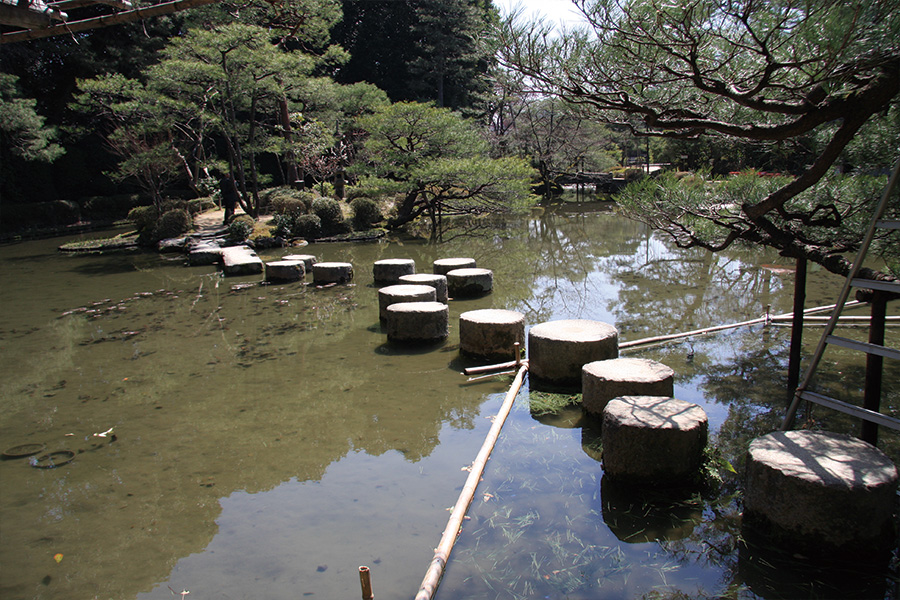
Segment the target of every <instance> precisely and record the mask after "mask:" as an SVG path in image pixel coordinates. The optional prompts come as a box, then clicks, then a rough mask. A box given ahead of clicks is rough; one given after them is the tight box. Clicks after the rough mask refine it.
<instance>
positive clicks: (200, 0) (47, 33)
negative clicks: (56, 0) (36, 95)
mask: <svg viewBox="0 0 900 600" xmlns="http://www.w3.org/2000/svg"><path fill="white" fill-rule="evenodd" d="M214 2H216V0H171V1H169V2H161V3H160V4H154V5H152V6H146V7H143V8H133V9H131V10H126V11H123V12H120V13H116V14H112V15H103V16H100V17H92V18H89V19H82V20H80V21H70V22H66V23H62V24H57V25H51V26H49V27H48V26H46V25H44V26H42V27H41V28H39V29H25V30H23V31H13V32H10V33H2V34H0V44H12V43H14V42H24V41H27V40H36V39H40V38H45V37H51V36H54V35H62V34H65V33H68V34H74V33H79V32H83V31H89V30H91V29H99V28H101V27H110V26H112V25H120V24H122V23H132V22H134V21H139V20H141V19H149V18H151V17H158V16H160V15H167V14H171V13H175V12H178V11H181V10H186V9H189V8H197V7H199V6H206V5H207V4H212V3H214ZM2 5H3V3H0V6H2ZM0 22H2V21H0Z"/></svg>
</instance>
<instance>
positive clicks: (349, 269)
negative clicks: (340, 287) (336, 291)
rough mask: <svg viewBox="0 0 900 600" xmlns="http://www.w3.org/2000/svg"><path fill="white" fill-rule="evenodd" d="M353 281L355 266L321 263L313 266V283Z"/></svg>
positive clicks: (346, 263) (339, 263)
mask: <svg viewBox="0 0 900 600" xmlns="http://www.w3.org/2000/svg"><path fill="white" fill-rule="evenodd" d="M352 279H353V265H352V264H350V263H348V262H320V263H315V264H314V265H313V283H315V284H316V285H328V284H330V283H348V282H350V281H351V280H352Z"/></svg>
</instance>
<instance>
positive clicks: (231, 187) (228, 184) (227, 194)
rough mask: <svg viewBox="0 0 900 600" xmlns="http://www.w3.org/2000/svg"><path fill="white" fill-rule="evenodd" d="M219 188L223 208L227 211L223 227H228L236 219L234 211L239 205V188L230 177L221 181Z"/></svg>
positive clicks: (227, 176)
mask: <svg viewBox="0 0 900 600" xmlns="http://www.w3.org/2000/svg"><path fill="white" fill-rule="evenodd" d="M219 188H220V189H221V191H222V208H224V209H225V219H224V220H223V221H222V225H228V223H229V222H230V221H231V219H232V217H234V209H235V208H236V207H237V205H238V191H237V186H236V185H235V184H234V179H232V178H231V176H230V175H225V176H223V177H222V179H220V180H219Z"/></svg>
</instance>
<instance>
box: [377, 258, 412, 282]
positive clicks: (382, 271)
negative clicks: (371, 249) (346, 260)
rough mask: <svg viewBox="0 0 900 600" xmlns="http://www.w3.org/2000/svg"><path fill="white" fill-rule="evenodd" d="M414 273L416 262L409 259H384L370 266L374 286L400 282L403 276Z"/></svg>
mask: <svg viewBox="0 0 900 600" xmlns="http://www.w3.org/2000/svg"><path fill="white" fill-rule="evenodd" d="M415 272H416V262H415V261H414V260H413V259H411V258H386V259H384V260H376V261H375V263H374V264H373V265H372V275H374V277H375V283H376V284H392V283H397V282H399V281H400V277H401V276H403V275H412V274H413V273H415Z"/></svg>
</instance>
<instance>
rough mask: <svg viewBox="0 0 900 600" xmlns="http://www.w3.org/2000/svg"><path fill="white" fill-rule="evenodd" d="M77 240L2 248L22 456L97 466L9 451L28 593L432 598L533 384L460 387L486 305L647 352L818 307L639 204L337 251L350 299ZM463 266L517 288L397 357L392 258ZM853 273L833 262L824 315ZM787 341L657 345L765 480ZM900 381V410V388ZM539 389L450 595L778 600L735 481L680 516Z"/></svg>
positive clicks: (5, 397) (5, 589)
mask: <svg viewBox="0 0 900 600" xmlns="http://www.w3.org/2000/svg"><path fill="white" fill-rule="evenodd" d="M60 243H61V241H60V240H51V241H41V242H28V243H24V244H18V245H11V246H6V247H3V248H0V258H2V260H0V277H2V278H3V280H4V282H5V284H4V286H3V287H2V288H0V307H2V311H0V340H2V342H0V364H2V374H3V377H2V380H0V403H2V411H0V449H3V448H8V447H11V446H14V445H18V444H25V443H30V442H41V443H45V444H47V448H48V450H57V449H66V450H71V451H73V452H75V453H76V457H75V460H74V461H73V462H72V463H71V464H69V465H65V466H63V467H59V468H56V469H35V468H32V467H30V466H29V463H28V461H27V459H10V460H4V461H3V462H2V463H0V479H2V482H3V485H2V486H0V564H2V565H3V568H2V571H0V597H3V598H63V597H65V598H75V597H78V598H101V597H102V598H108V597H115V598H129V597H131V598H142V599H148V600H149V599H157V598H159V599H162V598H170V597H172V593H173V592H181V591H182V590H189V591H190V592H191V594H192V596H190V597H221V598H257V597H266V598H296V597H319V598H338V597H351V596H352V597H355V596H356V594H358V593H359V588H358V585H359V584H358V576H357V567H358V566H359V565H362V564H367V565H369V566H370V567H371V568H372V577H373V583H374V586H375V592H376V595H377V596H379V597H412V596H413V595H414V594H415V590H416V589H417V587H418V584H419V582H420V581H421V578H422V576H423V575H424V571H425V569H426V568H427V565H428V562H429V561H430V558H431V555H432V551H433V547H434V546H435V545H436V544H437V542H438V540H439V538H440V533H441V531H442V530H443V527H444V525H445V523H446V519H447V517H448V515H449V513H448V512H447V509H448V508H449V507H450V506H451V505H452V504H453V502H454V501H455V499H456V497H457V495H458V492H459V489H460V488H461V486H462V485H463V483H464V482H465V476H466V473H465V472H464V471H462V469H463V468H464V467H465V466H466V465H467V464H468V463H470V462H471V461H472V459H473V458H474V456H475V454H476V453H477V450H478V448H479V447H480V444H481V440H482V439H483V437H484V435H485V433H486V431H487V430H488V428H489V427H490V420H489V417H490V416H491V415H492V414H493V413H494V412H495V411H496V409H497V407H498V406H499V403H500V401H501V400H502V396H503V392H504V391H505V389H506V387H507V386H508V384H509V380H508V378H502V377H500V378H495V379H486V380H481V381H479V382H478V383H472V384H467V383H466V381H465V378H464V377H463V376H461V375H460V374H459V371H460V370H461V369H462V368H463V367H464V366H466V365H467V364H468V363H466V361H464V360H463V359H461V358H460V357H459V356H458V352H457V347H456V344H457V341H458V338H457V337H456V336H455V329H456V328H455V324H456V323H457V322H458V316H459V314H460V313H462V312H464V311H467V310H473V309H481V308H505V309H513V310H519V311H522V312H524V313H525V314H526V322H527V323H528V324H529V325H534V324H536V323H540V322H543V321H546V320H550V319H569V318H586V319H597V320H604V321H608V322H611V323H614V324H615V325H616V326H617V327H618V328H619V331H620V339H622V340H632V339H638V338H642V337H646V336H648V335H658V334H664V333H672V332H676V331H683V330H687V329H694V328H697V327H704V326H710V325H718V324H721V323H726V322H734V321H740V320H744V319H747V318H752V317H755V316H759V315H761V314H763V313H764V312H765V310H766V306H767V305H770V306H771V310H772V311H773V312H786V311H788V310H790V305H791V302H790V288H791V285H792V281H791V279H790V276H789V274H788V275H785V274H784V273H776V272H774V271H773V270H771V269H762V268H760V267H759V266H758V265H759V264H761V263H774V262H777V258H773V257H771V256H763V255H761V254H759V253H758V252H753V251H750V250H742V249H735V250H734V251H732V252H729V253H726V254H720V255H710V254H708V253H704V252H698V251H683V250H675V249H673V248H672V247H670V246H668V245H667V244H666V243H664V242H663V241H661V240H660V239H658V238H657V237H655V236H653V235H651V234H650V232H648V231H647V230H646V228H644V227H643V226H642V225H640V224H637V223H634V222H631V221H627V220H624V219H622V218H620V217H617V216H615V215H614V214H578V213H574V214H571V213H570V214H562V213H561V214H547V215H544V216H543V217H542V218H534V219H530V220H526V221H523V222H520V223H509V224H506V225H505V226H503V227H496V228H494V229H492V235H491V236H490V237H489V238H484V237H480V238H458V239H456V240H454V241H453V242H450V243H448V244H446V245H444V246H439V247H432V246H427V245H421V244H417V243H405V244H404V243H400V242H393V243H381V244H362V245H349V244H346V245H345V244H336V245H318V246H310V247H309V248H308V249H307V250H308V251H309V252H310V253H313V254H316V255H318V256H319V257H320V258H321V259H323V260H334V261H347V262H351V263H353V264H354V266H355V272H356V276H357V279H356V281H355V282H354V284H353V285H349V286H336V287H332V288H327V289H318V288H316V287H314V286H311V285H304V284H297V283H294V284H285V285H262V284H261V282H260V278H259V277H255V278H246V279H233V278H228V279H224V278H222V277H220V276H219V275H218V274H217V273H216V272H215V270H214V269H212V268H207V267H193V268H191V267H187V266H185V265H184V263H183V261H182V260H181V259H180V258H165V257H159V256H157V255H155V254H145V253H131V254H128V253H124V254H115V255H104V256H64V255H59V254H57V253H56V251H55V247H56V246H57V245H59V244H60ZM287 252H289V251H280V250H279V251H272V252H270V253H269V254H267V255H265V254H264V255H263V258H264V259H273V258H276V257H278V256H280V255H282V254H285V253H287ZM447 256H471V257H473V258H475V259H476V260H477V261H478V264H479V266H484V267H487V268H490V269H492V270H493V271H494V293H492V294H491V295H489V296H486V297H483V298H478V299H471V300H465V301H454V302H452V303H451V307H450V309H451V314H450V322H451V335H450V338H449V339H448V340H447V342H446V343H444V344H441V345H438V346H434V347H428V348H424V349H423V348H414V349H405V348H402V347H397V346H394V345H390V344H387V343H386V342H385V336H384V334H383V333H382V331H381V328H380V326H379V323H378V302H377V294H376V288H375V287H374V286H373V284H372V278H371V267H370V265H371V264H372V263H373V262H374V261H376V260H380V259H383V258H400V257H404V258H413V259H414V260H415V261H416V264H417V268H418V270H419V271H421V272H427V271H430V265H431V262H432V261H433V260H435V259H436V258H442V257H447ZM834 285H835V279H834V278H832V277H829V276H827V275H825V274H822V273H818V272H815V271H814V272H813V273H812V281H811V284H810V289H809V292H808V295H809V302H810V304H826V303H829V302H831V300H832V295H833V293H834ZM860 314H864V313H860ZM889 335H895V334H894V333H893V332H889ZM787 343H788V331H787V330H786V329H777V328H766V327H762V326H758V327H755V328H745V329H740V330H734V331H728V332H723V333H720V334H717V335H716V336H710V337H707V338H696V339H694V340H690V341H683V342H680V343H676V344H671V345H665V346H659V347H656V348H651V349H646V350H643V351H639V352H634V353H633V355H640V356H644V357H647V358H653V359H656V360H660V361H662V362H665V363H666V364H669V366H671V367H672V368H673V369H675V371H676V395H677V396H678V397H680V398H682V399H684V400H688V401H691V402H697V403H699V404H701V405H702V406H704V408H705V409H706V410H707V412H708V413H709V415H710V425H711V427H712V428H713V430H714V431H715V432H716V433H717V437H718V443H719V445H720V447H721V448H722V449H723V452H724V453H725V455H726V456H727V457H728V458H729V459H731V460H732V461H734V462H735V464H736V466H739V460H740V456H741V454H742V452H743V449H744V448H746V444H747V443H748V442H749V439H751V438H752V437H753V436H755V435H758V434H759V433H764V432H766V431H770V430H771V429H773V428H774V427H776V426H777V422H778V421H779V420H780V416H781V411H783V401H784V392H783V383H782V377H783V372H784V370H785V366H786V346H787ZM813 343H815V334H814V333H810V334H808V336H807V340H806V344H807V346H809V345H811V344H813ZM889 343H890V340H889ZM894 345H896V343H895V344H894ZM836 360H839V361H840V363H839V364H840V368H839V369H838V368H833V367H831V366H829V364H827V365H826V367H827V368H826V371H825V376H824V383H823V385H826V386H838V387H841V388H844V390H842V391H847V392H852V391H854V388H857V389H858V388H861V382H862V374H861V369H862V367H861V363H859V362H855V363H854V362H848V361H849V360H851V359H850V358H849V357H845V356H843V355H837V359H836ZM887 377H888V380H887V381H886V382H885V389H886V390H888V392H887V394H886V402H885V403H886V404H889V405H890V406H891V407H895V406H897V404H898V402H897V398H896V396H897V392H896V390H897V389H898V386H897V385H896V383H898V381H897V379H898V377H900V375H898V374H897V373H892V374H891V373H887ZM531 393H532V392H529V391H528V390H527V389H526V390H525V391H523V392H522V394H521V396H520V397H519V399H518V401H517V407H516V410H515V411H514V412H513V415H512V416H511V418H510V421H509V423H508V425H507V426H506V427H505V428H504V434H503V436H502V438H501V441H500V443H499V445H498V446H497V449H496V450H495V453H494V455H493V457H492V459H491V463H490V465H489V468H488V472H487V474H486V477H485V480H484V482H483V483H482V487H481V488H479V494H478V499H477V500H476V502H475V503H474V504H473V509H472V513H471V516H472V519H471V521H467V523H466V525H465V527H464V530H463V535H461V536H460V541H459V546H458V548H457V550H456V551H455V553H454V555H453V558H452V559H451V563H450V569H449V570H448V573H447V575H446V577H445V579H444V581H443V583H442V587H441V590H440V592H439V595H440V597H444V598H481V597H483V598H495V597H507V596H510V595H512V597H523V598H528V597H544V596H546V597H551V598H558V597H571V598H575V597H590V598H597V597H604V598H606V597H608V598H620V597H640V596H644V595H651V594H664V595H665V594H668V595H669V596H672V597H674V594H675V593H676V592H677V593H683V594H686V595H689V596H704V595H705V596H710V597H712V596H717V595H722V594H728V593H739V594H740V595H741V597H754V595H759V596H760V597H770V596H771V597H775V596H774V595H772V594H769V592H758V591H756V588H753V586H751V585H749V584H748V583H747V582H745V581H744V578H743V577H744V576H743V575H742V573H743V572H744V570H745V569H744V570H742V569H739V568H738V562H739V561H738V550H737V548H738V544H737V542H736V539H737V538H736V536H737V533H736V531H737V529H736V526H735V524H736V523H739V519H738V511H739V507H738V503H737V500H735V499H734V498H733V497H732V496H731V495H730V494H731V493H732V492H733V491H734V489H733V488H734V483H733V482H732V483H730V484H729V485H731V487H730V488H729V487H728V486H726V490H725V492H723V494H720V495H717V496H715V497H703V498H700V497H697V498H694V497H692V498H688V499H683V498H682V499H679V501H678V502H677V503H676V504H675V505H672V504H668V505H667V504H666V503H665V502H662V503H660V502H655V503H648V502H643V501H642V502H639V503H635V502H634V501H633V499H630V498H628V497H626V496H622V495H616V494H614V493H612V492H608V491H607V485H606V484H605V483H603V484H601V480H602V467H601V464H600V463H599V462H598V460H597V458H598V457H599V451H600V450H599V447H598V445H597V444H596V441H595V436H593V434H592V431H593V430H592V427H594V425H592V424H591V423H590V420H586V419H585V418H584V417H583V415H582V414H581V413H580V409H579V408H578V407H574V408H573V407H569V408H566V409H565V410H564V411H563V412H562V413H561V414H559V415H557V416H551V415H546V414H543V415H532V410H531V409H530V406H531V405H532V404H533V403H532V402H530V401H529V395H530V394H531ZM819 412H821V411H819ZM802 416H804V417H805V418H815V419H817V420H818V422H819V423H820V424H821V423H823V422H824V423H825V425H826V426H828V427H829V428H831V429H837V430H849V431H853V428H854V427H855V424H853V423H851V422H846V421H845V420H842V419H841V418H835V417H832V416H830V415H827V414H824V413H823V414H818V412H817V413H813V414H807V415H802ZM109 428H113V433H112V434H110V435H107V436H105V437H104V436H100V435H95V434H102V433H104V432H107V430H109ZM594 433H595V432H594ZM113 435H114V436H115V437H114V438H113ZM883 437H885V438H886V439H885V440H884V445H885V447H886V450H887V451H889V452H890V453H891V454H892V456H895V455H897V453H896V452H895V451H894V446H895V440H893V439H892V437H890V436H889V435H884V436H883ZM722 498H725V500H723V499H722ZM640 510H645V511H646V514H645V515H643V516H642V514H641V513H640ZM645 518H646V519H647V520H642V519H645ZM673 532H677V535H676V534H675V533H673ZM742 560H743V558H742ZM745 562H746V561H745ZM876 587H877V586H876ZM760 589H766V590H768V589H771V586H769V587H764V588H760ZM656 597H663V596H656Z"/></svg>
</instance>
